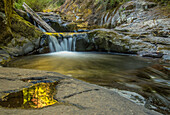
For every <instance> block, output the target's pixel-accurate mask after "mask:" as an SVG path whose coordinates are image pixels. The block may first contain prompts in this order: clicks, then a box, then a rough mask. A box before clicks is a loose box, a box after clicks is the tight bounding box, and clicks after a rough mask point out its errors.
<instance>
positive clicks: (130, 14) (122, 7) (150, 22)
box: [59, 0, 170, 60]
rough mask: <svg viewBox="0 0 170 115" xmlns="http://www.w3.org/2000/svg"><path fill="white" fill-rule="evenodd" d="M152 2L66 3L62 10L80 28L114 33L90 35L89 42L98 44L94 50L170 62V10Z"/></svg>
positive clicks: (148, 0)
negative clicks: (158, 58) (159, 58)
mask: <svg viewBox="0 0 170 115" xmlns="http://www.w3.org/2000/svg"><path fill="white" fill-rule="evenodd" d="M150 1H151V0H131V1H129V2H124V3H123V2H122V3H117V4H116V6H112V7H107V5H105V4H102V5H101V4H98V2H95V0H88V1H81V0H80V1H78V0H75V1H72V2H68V1H66V2H65V4H63V6H61V8H60V9H59V10H60V12H61V14H62V13H63V14H62V15H64V14H66V18H67V19H68V20H73V22H75V23H78V27H79V28H86V29H87V28H88V29H94V28H108V29H113V30H107V29H101V30H94V31H91V32H90V33H89V35H90V39H93V41H94V42H95V44H96V46H93V49H100V50H101V51H107V50H108V51H115V52H125V53H138V54H139V55H141V56H151V57H162V56H163V55H164V56H163V58H164V59H165V60H170V30H169V26H170V16H169V14H170V9H169V7H168V6H160V5H159V4H157V3H155V2H150ZM152 1H153V0H152ZM166 3H168V4H169V2H166ZM168 4H166V5H168ZM79 23H80V24H79ZM115 33H116V34H117V35H118V36H117V35H116V36H115ZM96 40H97V41H96ZM108 40H109V42H108ZM84 42H85V41H84ZM81 43H82V42H81ZM109 44H112V45H109ZM79 46H81V45H79ZM90 47H91V49H92V46H90ZM96 47H97V48H96Z"/></svg>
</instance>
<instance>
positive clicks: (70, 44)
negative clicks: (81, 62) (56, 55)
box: [49, 36, 76, 52]
mask: <svg viewBox="0 0 170 115" xmlns="http://www.w3.org/2000/svg"><path fill="white" fill-rule="evenodd" d="M49 48H50V52H59V51H75V49H76V39H75V38H72V37H70V38H63V39H61V38H59V39H57V38H56V37H54V36H50V37H49Z"/></svg>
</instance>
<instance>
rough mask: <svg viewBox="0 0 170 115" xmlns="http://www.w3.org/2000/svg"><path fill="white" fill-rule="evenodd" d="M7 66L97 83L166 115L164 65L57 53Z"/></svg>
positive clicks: (168, 96)
mask: <svg viewBox="0 0 170 115" xmlns="http://www.w3.org/2000/svg"><path fill="white" fill-rule="evenodd" d="M8 66H9V67H18V68H27V69H38V70H47V71H54V72H59V73H61V74H64V75H67V76H71V77H74V78H77V79H81V80H84V81H86V82H90V83H93V84H97V85H100V86H103V87H106V88H109V89H110V90H114V91H116V92H118V93H119V94H120V95H122V96H124V97H126V98H128V99H130V100H132V101H133V102H135V103H138V104H140V105H144V106H145V107H146V108H149V109H152V110H156V111H158V112H161V113H164V114H169V113H170V107H169V105H170V81H169V80H170V76H169V75H170V73H169V70H168V69H167V68H168V67H169V65H168V64H166V65H162V64H159V62H158V61H155V60H153V59H146V58H141V57H137V56H133V55H113V54H106V53H96V52H93V53H89V52H57V53H49V54H42V55H33V56H25V57H20V58H17V59H16V60H14V61H12V62H10V63H9V64H8Z"/></svg>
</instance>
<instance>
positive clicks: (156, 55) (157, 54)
mask: <svg viewBox="0 0 170 115" xmlns="http://www.w3.org/2000/svg"><path fill="white" fill-rule="evenodd" d="M138 55H140V56H142V57H152V58H161V57H162V56H163V53H161V52H144V51H141V52H138Z"/></svg>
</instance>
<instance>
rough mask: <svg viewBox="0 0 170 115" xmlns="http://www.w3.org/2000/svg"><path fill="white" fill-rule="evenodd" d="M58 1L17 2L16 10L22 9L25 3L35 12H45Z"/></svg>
mask: <svg viewBox="0 0 170 115" xmlns="http://www.w3.org/2000/svg"><path fill="white" fill-rule="evenodd" d="M54 1H58V0H15V3H14V5H15V8H17V9H22V4H23V2H25V3H27V4H28V6H30V7H31V8H32V9H33V10H34V11H37V12H38V11H43V9H45V8H46V7H48V6H49V5H50V4H51V3H53V2H54Z"/></svg>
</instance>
